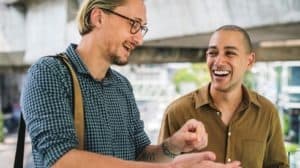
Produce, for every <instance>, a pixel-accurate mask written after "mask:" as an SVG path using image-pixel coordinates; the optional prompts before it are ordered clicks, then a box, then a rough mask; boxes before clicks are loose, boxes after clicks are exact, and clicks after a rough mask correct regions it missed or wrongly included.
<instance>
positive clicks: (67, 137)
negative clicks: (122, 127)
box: [21, 58, 78, 167]
mask: <svg viewBox="0 0 300 168" xmlns="http://www.w3.org/2000/svg"><path fill="white" fill-rule="evenodd" d="M55 63H56V64H57V60H54V59H53V58H46V59H44V60H40V62H39V63H37V64H35V65H33V66H32V67H31V68H30V70H29V71H28V75H27V78H26V80H25V83H24V85H23V89H22V95H21V107H22V111H23V115H24V119H25V122H26V126H27V130H28V132H29V134H30V137H31V141H32V145H33V147H32V148H33V150H34V153H35V154H36V155H35V156H34V157H35V160H40V161H42V163H43V164H44V165H43V166H42V167H50V166H51V165H53V164H54V163H55V162H56V161H57V160H58V159H59V158H60V157H62V156H63V155H64V154H65V153H66V152H68V151H69V150H71V149H73V148H75V147H76V146H77V144H78V141H77V138H76V133H75V129H74V126H73V115H72V97H71V95H68V94H67V93H68V89H70V88H68V87H67V82H66V81H64V80H63V78H62V75H63V73H62V70H61V69H59V68H58V67H59V66H54V65H53V64H55ZM65 80H66V79H65Z"/></svg>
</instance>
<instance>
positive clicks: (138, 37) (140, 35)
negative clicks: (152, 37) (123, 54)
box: [134, 31, 144, 46]
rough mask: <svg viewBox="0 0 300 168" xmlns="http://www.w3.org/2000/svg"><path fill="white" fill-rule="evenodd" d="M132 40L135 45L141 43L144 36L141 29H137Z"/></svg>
mask: <svg viewBox="0 0 300 168" xmlns="http://www.w3.org/2000/svg"><path fill="white" fill-rule="evenodd" d="M134 42H135V44H136V45H137V46H140V45H142V44H143V42H144V36H143V33H142V31H138V32H137V33H136V34H135V35H134Z"/></svg>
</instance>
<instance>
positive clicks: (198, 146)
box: [193, 132, 208, 150]
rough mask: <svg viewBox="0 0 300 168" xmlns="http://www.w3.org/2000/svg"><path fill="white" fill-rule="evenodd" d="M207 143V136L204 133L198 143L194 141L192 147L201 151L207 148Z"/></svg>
mask: <svg viewBox="0 0 300 168" xmlns="http://www.w3.org/2000/svg"><path fill="white" fill-rule="evenodd" d="M207 143H208V135H207V133H206V132H205V133H204V134H203V135H202V137H201V139H200V141H194V142H193V147H194V148H195V149H198V150H200V149H203V148H204V147H206V146H207Z"/></svg>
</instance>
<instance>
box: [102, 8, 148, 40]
mask: <svg viewBox="0 0 300 168" xmlns="http://www.w3.org/2000/svg"><path fill="white" fill-rule="evenodd" d="M100 9H102V10H105V11H107V12H109V13H112V14H114V15H117V16H119V17H121V18H123V19H126V20H129V21H130V24H131V28H130V33H131V34H136V33H137V32H139V31H141V32H142V35H143V36H145V34H146V33H147V32H148V27H147V26H144V25H142V24H141V22H139V21H137V20H134V19H131V18H129V17H127V16H124V15H122V14H120V13H117V12H114V11H112V10H109V9H105V8H100Z"/></svg>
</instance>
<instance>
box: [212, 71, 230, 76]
mask: <svg viewBox="0 0 300 168" xmlns="http://www.w3.org/2000/svg"><path fill="white" fill-rule="evenodd" d="M214 73H215V74H216V75H228V74H229V72H228V71H214Z"/></svg>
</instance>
